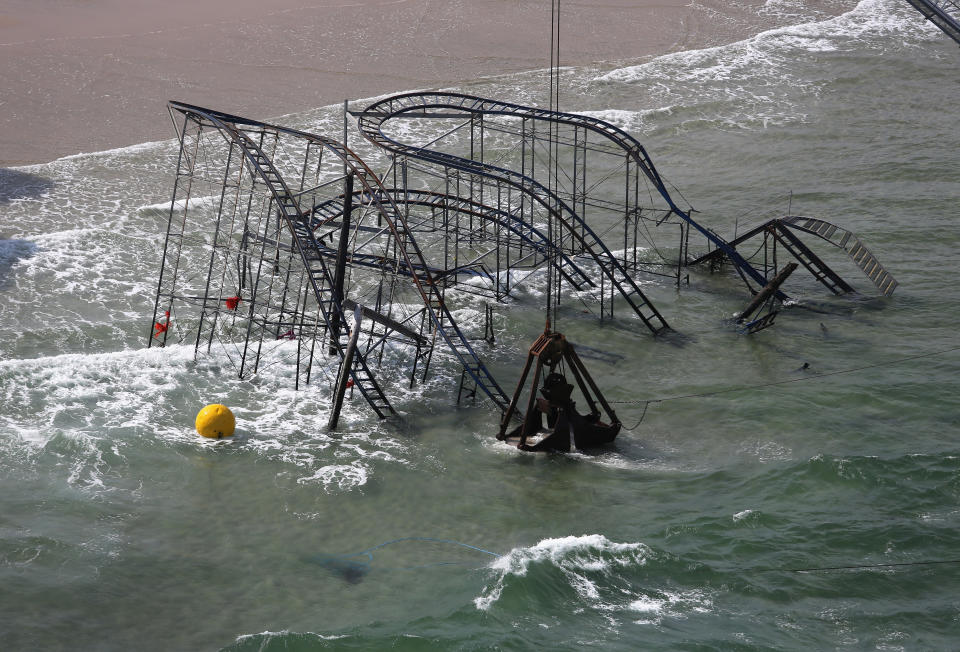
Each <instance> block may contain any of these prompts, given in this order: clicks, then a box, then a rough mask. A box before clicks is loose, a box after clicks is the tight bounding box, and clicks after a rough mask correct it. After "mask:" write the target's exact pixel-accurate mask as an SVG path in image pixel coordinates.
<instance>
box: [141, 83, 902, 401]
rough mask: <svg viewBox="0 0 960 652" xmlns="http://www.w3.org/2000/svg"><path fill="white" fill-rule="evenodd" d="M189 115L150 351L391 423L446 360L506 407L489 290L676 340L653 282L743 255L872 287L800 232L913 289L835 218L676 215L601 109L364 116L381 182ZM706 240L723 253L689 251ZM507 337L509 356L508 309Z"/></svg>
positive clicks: (457, 109)
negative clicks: (743, 226)
mask: <svg viewBox="0 0 960 652" xmlns="http://www.w3.org/2000/svg"><path fill="white" fill-rule="evenodd" d="M169 108H170V114H171V116H172V117H173V119H174V123H175V124H176V125H177V129H178V138H179V141H180V153H179V159H178V167H177V173H176V180H175V183H174V190H173V196H172V198H171V205H170V212H169V219H168V225H167V234H166V240H165V245H164V252H163V263H162V266H161V272H160V278H159V280H158V285H157V296H156V303H155V310H154V314H153V319H152V323H151V329H152V330H151V334H150V344H151V345H152V346H153V345H160V346H163V345H166V344H167V343H169V342H171V341H174V342H180V343H189V344H191V345H192V346H193V348H194V351H195V354H197V355H199V354H200V353H202V352H205V351H211V350H213V349H217V351H219V352H220V354H222V355H224V356H226V357H227V358H228V359H229V360H230V362H231V364H232V365H233V366H234V368H235V371H236V373H237V375H238V376H240V377H241V378H249V377H250V376H252V375H254V374H256V373H258V372H260V371H262V370H263V369H264V368H266V367H268V366H269V367H273V366H276V367H277V368H279V369H281V370H282V373H284V374H287V375H289V376H290V377H292V379H293V383H294V384H295V386H297V387H300V386H302V385H305V384H307V383H310V382H317V381H318V380H323V381H325V382H328V383H330V384H331V385H332V383H333V379H334V378H335V377H337V376H338V375H339V376H340V377H341V379H344V378H346V376H344V374H343V369H344V368H346V369H347V373H348V374H349V376H350V379H351V380H352V381H353V382H352V385H353V386H354V387H356V389H357V391H359V392H360V393H361V394H362V395H363V397H364V398H365V399H366V401H367V402H368V403H369V404H370V406H371V408H372V409H373V411H374V412H375V413H376V414H377V415H379V416H381V417H382V416H386V415H389V414H390V413H392V412H393V407H392V402H391V399H390V397H389V396H388V392H386V391H385V390H384V389H383V388H384V387H400V386H402V385H403V384H405V383H406V382H409V384H410V385H412V384H413V383H414V382H416V381H417V379H421V380H422V379H424V378H426V376H427V374H428V373H429V370H430V366H431V362H432V360H433V358H434V354H435V353H436V352H437V351H438V350H441V351H443V352H444V355H446V356H447V359H448V360H450V361H451V362H453V363H455V364H458V365H459V367H460V371H461V378H462V381H461V394H462V390H463V388H464V384H470V385H472V386H473V390H472V392H470V393H476V392H480V393H482V394H483V395H485V396H486V397H488V398H489V399H491V400H492V401H493V402H494V404H495V405H496V406H497V407H498V408H499V409H501V410H505V409H506V408H507V407H508V405H509V402H510V401H509V399H508V397H507V396H506V395H505V394H504V392H503V390H502V389H501V388H500V385H499V384H498V383H497V381H496V380H495V379H494V377H493V375H492V374H491V372H490V370H489V368H488V366H487V365H486V364H485V363H484V361H483V360H481V358H480V356H479V355H478V354H477V352H476V350H475V348H474V346H473V345H472V344H471V341H470V339H469V338H468V336H467V335H466V334H465V332H464V330H463V329H461V327H460V325H459V324H458V323H457V322H456V320H455V319H454V316H453V308H454V307H456V306H457V304H458V302H461V301H466V300H468V299H470V298H471V297H474V298H475V297H480V298H481V299H482V300H483V301H488V302H497V301H505V300H508V299H509V297H511V295H512V294H513V293H514V292H515V290H516V289H517V288H518V287H520V286H522V285H525V284H541V286H543V285H545V286H546V289H547V292H546V293H545V294H546V301H545V305H544V308H545V312H546V317H547V321H548V322H549V321H550V320H551V319H552V320H553V324H554V327H555V325H556V321H557V318H558V316H559V315H560V314H561V308H562V305H563V306H566V305H568V304H570V305H574V306H575V307H576V308H577V310H576V311H575V312H576V313H577V314H580V313H582V312H583V311H582V310H580V308H582V307H584V306H586V307H587V308H588V312H592V313H594V314H595V315H597V316H599V318H600V319H612V318H616V319H618V320H621V321H623V322H624V323H633V324H634V325H635V326H636V330H637V331H638V332H641V333H648V332H649V333H653V334H654V335H656V334H659V333H662V332H664V331H667V330H669V326H668V324H667V320H666V318H665V317H664V315H663V314H662V313H661V312H660V311H659V310H658V309H657V308H656V307H655V306H654V304H653V302H652V301H651V299H650V298H649V296H648V294H647V292H648V290H649V287H650V286H651V285H656V284H662V283H663V281H664V278H669V279H675V280H676V282H677V284H678V285H679V283H680V278H681V272H682V270H683V269H684V268H686V267H687V266H688V265H691V264H697V263H701V262H710V263H711V264H718V263H719V262H720V261H729V262H731V263H732V265H733V267H734V269H735V270H736V271H737V273H738V274H739V275H740V277H741V278H743V280H744V282H745V283H746V284H747V286H748V287H749V288H750V289H751V291H752V292H753V293H754V294H756V293H757V292H759V291H761V290H763V289H765V288H767V289H768V292H769V294H770V295H771V296H773V297H779V298H780V299H783V298H785V297H786V294H785V293H784V291H783V290H781V289H780V283H779V282H778V283H776V284H775V285H774V286H771V285H770V283H771V279H775V278H776V277H777V274H778V271H779V270H780V269H781V265H780V262H778V260H777V253H778V252H781V254H780V255H781V257H787V256H784V253H786V254H787V255H788V256H789V257H793V258H796V259H797V261H798V262H799V263H800V264H801V265H803V266H804V267H805V268H806V269H807V270H809V271H810V272H811V273H812V275H813V276H814V278H816V279H817V280H818V281H820V282H821V283H823V284H824V285H826V286H827V287H828V288H829V289H830V290H831V291H832V292H835V293H841V292H848V291H850V290H852V287H851V286H850V285H849V284H847V283H846V281H844V280H843V279H842V278H840V277H839V276H838V275H837V274H836V273H835V272H834V271H833V270H832V269H830V268H829V267H828V266H827V265H826V263H824V262H823V260H822V259H821V258H820V257H818V256H817V255H816V254H815V253H814V252H813V250H812V249H811V248H810V247H809V246H807V245H806V244H804V242H803V241H801V240H800V237H799V236H800V235H801V234H802V235H805V236H816V237H818V238H821V239H823V240H826V241H827V242H829V243H830V244H832V245H834V246H836V247H839V248H841V249H843V250H845V251H846V252H847V253H848V255H849V256H850V257H851V258H852V259H853V260H854V261H856V262H857V264H858V265H859V266H860V267H861V269H863V270H864V272H866V273H867V275H868V277H869V278H870V279H871V280H872V281H873V282H874V283H875V284H876V285H877V287H878V288H879V289H880V291H881V292H882V293H883V294H890V293H891V292H892V291H893V289H894V287H896V281H894V280H893V277H892V276H890V275H889V273H888V272H887V271H886V270H884V269H883V268H882V266H880V264H879V262H877V261H876V258H875V257H874V256H873V255H872V254H870V253H869V252H868V251H867V250H866V249H865V248H864V247H863V245H862V243H861V242H860V241H859V240H858V239H857V238H856V237H855V236H853V234H851V233H849V232H848V231H845V230H844V229H841V228H839V227H836V226H834V225H832V224H828V223H826V222H823V221H822V220H818V219H816V218H799V217H789V218H782V219H780V220H773V221H771V222H768V223H766V224H764V225H761V226H760V227H758V228H757V229H754V230H752V231H750V232H748V233H747V234H745V235H743V236H741V237H740V238H736V239H734V240H731V241H727V240H725V239H724V238H722V237H721V236H719V235H718V234H716V233H715V232H714V231H713V230H711V229H709V228H706V227H704V226H703V225H701V224H700V223H698V222H697V221H696V220H694V219H693V217H692V215H691V213H692V211H691V210H690V209H689V208H687V209H684V208H681V207H680V206H679V205H678V203H677V202H676V201H675V200H674V198H673V196H672V194H671V192H670V191H669V189H668V186H667V183H666V182H665V181H664V179H663V178H662V176H661V175H660V173H659V172H658V170H657V168H656V167H655V166H654V164H653V161H652V160H651V158H650V156H649V155H648V154H647V152H646V150H645V149H644V148H643V146H642V145H640V143H639V142H637V141H636V140H635V139H634V138H633V137H632V136H630V135H629V134H627V133H625V132H624V131H622V130H620V129H618V128H617V127H615V126H613V125H611V124H609V123H607V122H605V121H603V120H599V119H596V118H592V117H588V116H583V115H576V114H569V113H561V112H558V111H549V110H544V109H539V108H535V107H526V106H520V105H516V104H510V103H506V102H500V101H496V100H489V99H484V98H479V97H473V96H469V95H463V94H456V93H408V94H403V95H397V96H394V97H390V98H386V99H384V100H381V101H379V102H376V103H374V104H372V105H370V106H367V107H366V108H363V109H361V110H358V111H355V112H354V115H355V116H356V117H357V119H358V125H359V128H360V132H361V133H362V134H363V136H364V137H365V138H366V139H367V140H368V141H369V142H371V143H373V144H374V145H376V146H377V147H376V150H375V151H376V152H379V153H380V154H382V155H384V156H385V157H386V158H385V163H384V168H385V169H386V172H384V173H383V174H382V175H380V176H378V175H377V174H375V173H374V172H373V170H372V169H371V168H370V167H369V166H368V165H367V163H365V162H364V161H363V160H361V159H360V158H359V157H358V156H357V155H356V154H355V153H354V152H353V151H351V150H350V149H348V148H347V147H346V146H345V145H344V144H343V143H341V142H339V141H336V140H333V139H330V138H326V137H324V136H319V135H316V134H311V133H307V132H304V131H299V130H295V129H290V128H286V127H282V126H278V125H274V124H269V123H264V122H260V121H257V120H250V119H247V118H243V117H239V116H234V115H229V114H226V113H222V112H219V111H214V110H210V109H205V108H202V107H197V106H191V105H188V104H183V103H179V102H171V103H170V105H169ZM370 160H373V159H370ZM691 234H695V235H698V236H700V237H702V238H703V239H704V240H705V241H706V249H707V253H706V254H704V255H699V256H695V255H691V245H690V240H691ZM760 237H762V238H763V239H764V246H762V247H760V248H759V249H757V250H756V251H754V249H753V244H752V243H751V249H750V250H751V251H752V252H753V253H751V255H749V256H744V255H743V254H742V253H741V251H740V248H741V247H742V246H743V245H744V244H745V243H747V242H748V241H749V240H751V239H756V238H760ZM760 252H762V257H761V253H760ZM785 278H786V277H785V276H782V277H780V282H782V280H783V279H785ZM561 304H562V305H561ZM358 306H360V308H359V311H358V315H362V317H363V319H362V323H363V324H364V325H363V327H362V333H361V334H360V336H359V337H358V341H357V344H356V354H355V357H354V356H353V355H352V354H351V355H349V356H346V360H347V362H346V363H344V359H345V351H346V347H347V343H348V340H349V339H350V337H349V336H350V333H348V327H347V320H346V319H345V314H348V313H350V312H353V311H354V310H355V309H357V307H358ZM487 322H488V323H487V324H486V325H485V326H486V327H485V328H484V336H483V337H484V338H485V339H487V340H488V341H489V340H491V339H492V333H491V325H490V323H489V310H488V311H487ZM351 323H354V322H353V321H351ZM356 323H361V320H359V319H358V320H357V322H356ZM769 323H772V318H769V319H767V322H765V325H769ZM468 326H469V327H470V328H472V329H474V330H478V329H479V324H474V323H471V324H469V325H468ZM470 328H468V330H470ZM755 330H757V329H755ZM751 332H752V331H751ZM477 335H478V334H477ZM476 339H479V337H476ZM438 345H440V346H439V349H438ZM338 368H339V369H340V373H338ZM381 377H383V378H382V379H381ZM400 379H403V382H398V381H399V380H400ZM345 382H346V381H345V380H341V387H342V385H343V384H344V383H345ZM521 389H522V388H518V390H517V391H520V390H521ZM588 402H589V398H588Z"/></svg>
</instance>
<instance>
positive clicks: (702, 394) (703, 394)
mask: <svg viewBox="0 0 960 652" xmlns="http://www.w3.org/2000/svg"><path fill="white" fill-rule="evenodd" d="M958 350H960V346H954V347H951V348H949V349H942V350H940V351H933V352H931V353H920V354H918V355H912V356H909V357H906V358H897V359H896V360H888V361H886V362H878V363H876V364H868V365H863V366H861V367H853V368H851V369H841V370H839V371H828V372H825V373H822V374H811V375H809V376H804V377H802V378H790V379H789V380H775V381H773V382H770V383H760V384H757V385H740V386H739V387H727V388H726V389H716V390H713V391H710V392H699V393H696V394H681V395H679V396H667V397H665V398H651V399H640V400H636V401H608V403H616V404H620V405H640V404H641V403H642V404H643V414H642V415H641V416H640V420H639V421H637V423H636V424H634V425H633V426H631V427H629V428H627V430H633V429H634V428H636V427H637V426H639V425H640V424H641V423H643V418H644V417H645V416H646V415H647V408H648V407H650V404H651V403H665V402H667V401H677V400H680V399H683V398H703V397H706V396H716V395H717V394H729V393H730V392H742V391H746V390H751V389H764V388H767V387H775V386H777V385H786V384H788V383H799V382H804V381H808V380H816V379H818V378H826V377H828V376H837V375H840V374H850V373H854V372H856V371H864V370H865V369H876V368H877V367H887V366H891V365H895V364H901V363H903V362H910V361H911V360H919V359H921V358H932V357H933V356H937V355H943V354H945V353H952V352H953V351H958Z"/></svg>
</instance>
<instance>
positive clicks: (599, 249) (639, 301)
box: [354, 93, 745, 334]
mask: <svg viewBox="0 0 960 652" xmlns="http://www.w3.org/2000/svg"><path fill="white" fill-rule="evenodd" d="M431 110H440V111H450V110H455V111H458V112H464V113H466V114H479V115H505V116H513V117H521V118H531V119H534V120H545V121H555V122H561V123H566V124H576V125H578V126H580V127H585V128H587V129H590V130H591V131H594V132H597V133H602V134H604V135H606V137H608V138H610V139H611V140H614V141H615V142H617V143H622V144H623V146H624V149H625V150H626V151H627V153H628V155H630V156H632V157H634V160H635V162H636V163H637V164H638V165H640V167H641V168H642V169H643V171H644V173H645V174H646V175H647V176H648V178H650V179H651V180H652V181H653V182H654V184H655V185H657V187H658V189H661V193H665V195H664V196H665V198H666V199H667V200H668V201H669V204H670V206H671V209H672V210H673V211H674V212H677V214H678V215H681V216H683V215H685V214H684V213H683V212H682V211H680V209H679V208H677V207H676V205H675V204H674V203H673V201H672V199H669V194H666V188H665V187H664V186H663V182H662V180H661V179H660V177H659V174H658V173H657V172H656V169H655V168H654V167H653V164H652V162H651V161H650V159H649V157H648V156H647V154H646V151H645V150H644V149H643V147H642V146H640V144H639V143H637V142H636V141H635V140H632V139H629V136H627V135H626V134H625V133H624V132H622V131H621V130H619V129H617V128H616V127H614V126H613V125H610V124H609V123H606V122H603V121H602V120H597V119H595V118H587V117H585V116H578V115H573V114H566V113H557V112H553V111H546V110H543V109H537V108H532V107H525V106H520V105H516V104H509V103H506V102H498V101H494V100H488V99H484V98H480V97H474V96H471V95H462V94H458V93H407V94H403V95H396V96H393V97H389V98H386V99H384V100H381V101H379V102H376V103H374V104H372V105H371V106H369V107H367V108H366V109H365V110H363V111H361V112H357V113H355V114H354V115H356V116H357V117H358V123H359V127H360V131H361V133H363V135H364V137H366V138H367V139H368V140H369V141H370V142H372V143H374V144H376V145H378V146H380V147H381V148H383V149H385V150H387V151H389V152H392V153H394V154H398V155H401V156H408V157H410V158H414V159H419V160H422V161H427V162H430V163H433V164H435V165H439V166H442V167H444V168H447V169H455V170H460V171H463V172H466V173H468V174H473V175H477V176H481V177H485V178H488V179H493V180H495V181H497V182H501V183H504V184H507V185H509V186H512V187H513V188H516V189H517V190H519V191H520V192H522V193H524V194H526V195H527V196H528V197H531V198H532V199H533V200H534V201H535V202H536V203H538V204H539V205H540V206H541V207H542V208H543V209H544V210H545V211H547V212H548V214H549V215H551V216H552V218H553V219H555V220H556V221H557V223H558V224H559V225H560V226H561V227H562V228H563V229H564V230H565V231H566V233H567V234H569V235H570V236H572V238H573V239H574V241H576V242H577V244H579V245H580V246H581V248H582V249H583V251H584V252H586V253H587V254H588V255H589V256H590V257H591V258H593V260H594V261H595V262H596V264H597V266H598V267H599V268H600V270H601V271H602V273H603V274H604V276H606V278H607V279H608V280H609V281H610V282H611V283H612V284H613V287H615V288H616V289H617V291H618V292H619V293H620V295H621V296H622V297H623V298H624V299H626V301H627V303H628V304H629V305H630V307H631V309H632V310H633V311H634V312H635V313H636V314H637V316H638V317H640V319H641V321H642V322H643V323H644V325H646V327H647V328H649V329H650V331H651V332H652V333H654V334H657V333H660V332H662V331H665V330H668V329H669V326H668V325H667V322H666V320H665V319H664V318H663V316H662V315H661V314H660V312H659V311H658V310H657V309H656V308H655V307H654V305H653V304H652V303H651V302H650V301H649V300H648V299H647V297H646V296H645V295H644V294H643V292H642V291H641V290H640V287H639V286H638V285H637V283H636V282H635V281H634V280H633V278H632V277H631V276H630V275H629V274H628V273H627V272H626V270H625V269H624V268H623V266H622V265H621V264H620V262H619V261H618V260H617V258H616V257H615V256H614V255H613V254H612V253H611V252H610V250H609V249H608V248H607V246H606V245H605V244H604V242H603V241H602V240H601V239H600V237H599V236H597V235H596V234H595V233H594V232H593V230H592V229H591V228H590V227H589V226H587V224H586V222H585V221H584V220H583V219H582V218H581V217H580V216H579V215H578V214H577V213H576V212H575V211H574V210H573V209H571V208H570V206H568V205H567V204H566V203H565V202H564V201H563V200H562V199H561V198H560V197H558V196H557V195H556V194H555V193H553V192H551V191H550V190H548V189H547V188H545V187H544V186H543V185H542V184H540V183H539V182H537V181H535V180H534V179H532V178H530V177H528V176H526V175H524V174H521V173H519V172H516V171H514V170H509V169H506V168H501V167H497V166H494V165H489V164H485V163H479V162H477V161H472V160H470V159H465V158H462V157H459V156H454V155H452V154H446V153H443V152H438V151H435V150H430V149H426V148H423V147H416V146H414V145H407V144H404V143H400V142H398V141H396V140H393V139H391V138H390V137H388V136H387V135H386V134H384V133H383V129H382V127H383V124H384V123H385V122H387V121H388V120H390V119H391V118H395V117H399V116H403V117H418V114H419V115H420V116H422V117H424V118H430V117H431V116H430V113H429V111H431ZM626 139H629V141H628V140H626ZM630 141H632V142H630ZM511 218H512V219H514V220H517V221H518V222H519V221H520V220H519V218H518V217H516V216H511ZM686 219H688V220H689V217H686ZM521 223H522V222H521ZM526 227H528V225H524V228H526ZM733 254H734V255H737V256H739V255H738V254H737V253H736V252H735V251H734V252H733ZM744 262H745V261H744Z"/></svg>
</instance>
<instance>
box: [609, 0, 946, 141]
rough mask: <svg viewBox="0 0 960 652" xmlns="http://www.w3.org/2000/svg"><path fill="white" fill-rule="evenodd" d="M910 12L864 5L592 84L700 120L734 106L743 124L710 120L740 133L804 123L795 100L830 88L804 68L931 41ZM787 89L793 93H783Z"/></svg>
mask: <svg viewBox="0 0 960 652" xmlns="http://www.w3.org/2000/svg"><path fill="white" fill-rule="evenodd" d="M781 5H782V3H781ZM783 6H785V5H783ZM909 11H911V10H910V9H909V7H908V8H907V9H903V8H902V7H900V6H897V5H895V4H894V3H892V2H891V0H861V1H860V2H859V3H858V4H857V6H856V7H855V8H854V9H852V10H851V11H849V12H847V13H844V14H841V15H839V16H835V17H832V18H829V19H827V20H822V21H816V22H806V23H801V24H797V25H789V26H785V27H778V28H775V29H771V30H767V31H764V32H761V33H759V34H757V35H755V36H753V37H751V38H748V39H745V40H742V41H738V42H735V43H732V44H729V45H722V46H715V47H710V48H705V49H699V50H686V51H681V52H673V53H670V54H666V55H663V56H660V57H657V58H655V59H653V60H651V61H649V62H646V63H643V64H640V65H634V66H627V67H624V68H618V69H616V70H612V71H610V72H608V73H606V74H604V75H601V76H599V77H596V78H595V80H594V81H599V82H613V83H624V84H631V85H637V86H642V87H644V89H645V93H646V94H647V95H648V96H650V97H651V99H652V101H654V102H657V103H659V104H662V105H664V106H680V107H685V108H686V109H688V110H690V109H691V107H694V106H700V107H704V108H703V111H701V112H700V113H698V115H697V116H696V118H695V119H697V120H700V119H704V118H709V117H710V115H711V114H713V113H715V112H716V110H717V109H716V108H713V109H707V108H706V107H708V106H709V105H710V104H720V105H723V106H726V105H729V104H735V105H737V106H738V107H739V110H740V112H741V113H742V115H741V116H740V117H729V116H726V117H714V118H711V119H719V120H720V121H721V122H723V123H725V124H729V125H731V126H739V127H750V126H753V125H762V126H768V125H771V124H782V123H784V122H789V121H803V120H805V119H806V116H804V115H802V114H798V113H797V109H796V106H795V105H794V104H792V100H791V99H790V98H791V97H796V96H798V95H803V94H808V95H809V94H813V95H815V96H816V95H819V94H820V93H821V91H822V87H823V85H824V82H823V81H822V80H821V79H820V78H819V77H818V76H817V75H811V74H806V73H805V67H804V66H808V67H809V66H818V65H820V63H819V58H820V57H822V56H823V55H824V54H827V53H831V52H837V51H844V52H846V51H853V50H855V49H864V48H867V49H879V50H883V49H885V48H887V47H890V45H891V43H893V44H896V45H898V46H906V45H908V44H914V43H917V41H918V34H919V37H920V38H929V32H928V30H930V29H935V28H930V27H929V26H927V27H923V26H920V25H918V24H917V21H912V20H909V19H907V18H906V17H907V16H908V12H909ZM910 18H913V17H912V16H910ZM787 86H789V87H790V88H791V89H792V92H791V93H784V92H782V90H781V89H782V88H784V87H787ZM694 89H695V93H693V92H691V91H692V90H694ZM614 117H615V116H614Z"/></svg>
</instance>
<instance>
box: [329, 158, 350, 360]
mask: <svg viewBox="0 0 960 652" xmlns="http://www.w3.org/2000/svg"><path fill="white" fill-rule="evenodd" d="M352 212H353V172H350V173H349V174H347V176H346V178H345V179H344V184H343V215H341V217H340V241H339V242H338V243H337V265H336V268H335V271H334V276H333V301H334V303H335V304H336V305H337V306H338V308H337V309H335V310H333V315H332V317H331V319H330V349H329V351H330V355H334V354H335V353H336V352H337V342H338V341H339V339H340V313H341V312H342V307H339V306H341V305H342V303H343V281H344V276H345V275H346V272H347V248H348V246H349V244H350V213H352Z"/></svg>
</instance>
